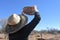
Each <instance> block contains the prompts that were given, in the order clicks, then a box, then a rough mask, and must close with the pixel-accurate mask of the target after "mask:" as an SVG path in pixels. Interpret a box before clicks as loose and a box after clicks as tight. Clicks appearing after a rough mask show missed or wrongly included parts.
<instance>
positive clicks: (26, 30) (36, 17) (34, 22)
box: [22, 12, 41, 36]
mask: <svg viewBox="0 0 60 40" xmlns="http://www.w3.org/2000/svg"><path fill="white" fill-rule="evenodd" d="M40 20H41V17H40V15H39V12H35V13H34V18H33V20H32V21H31V22H30V23H28V24H27V25H26V26H25V27H23V28H22V30H23V31H24V35H25V36H28V35H29V34H30V33H31V31H32V30H33V29H34V28H35V27H36V25H37V24H38V23H39V21H40Z"/></svg>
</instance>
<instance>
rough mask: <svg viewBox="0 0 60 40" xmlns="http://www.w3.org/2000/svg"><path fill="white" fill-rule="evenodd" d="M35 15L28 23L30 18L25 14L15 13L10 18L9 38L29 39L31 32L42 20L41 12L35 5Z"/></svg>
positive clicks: (11, 39) (7, 29)
mask: <svg viewBox="0 0 60 40" xmlns="http://www.w3.org/2000/svg"><path fill="white" fill-rule="evenodd" d="M33 15H34V18H33V20H32V21H31V22H30V23H28V24H26V23H27V19H28V18H27V17H26V16H25V15H22V16H21V15H20V16H19V15H16V14H13V15H12V16H10V17H9V18H8V24H7V26H6V32H7V33H9V40H28V36H29V34H30V33H31V31H32V30H33V29H34V28H35V27H36V25H37V24H38V23H39V21H40V20H41V18H40V15H39V12H38V10H37V8H36V7H35V6H34V12H33ZM11 17H12V18H11ZM19 17H20V18H19ZM24 18H25V19H24ZM12 19H13V20H12Z"/></svg>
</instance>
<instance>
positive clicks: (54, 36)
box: [0, 30, 60, 40]
mask: <svg viewBox="0 0 60 40" xmlns="http://www.w3.org/2000/svg"><path fill="white" fill-rule="evenodd" d="M59 32H60V31H49V32H46V31H44V30H43V31H35V30H34V31H32V32H31V34H30V35H29V37H28V40H42V39H44V40H60V33H59ZM0 40H9V39H8V35H7V34H5V33H0Z"/></svg>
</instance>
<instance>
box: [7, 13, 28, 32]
mask: <svg viewBox="0 0 60 40" xmlns="http://www.w3.org/2000/svg"><path fill="white" fill-rule="evenodd" d="M11 21H13V23H12V24H11V23H10V22H11ZM27 21H28V18H27V16H25V15H17V14H13V15H11V16H10V17H9V18H8V23H7V26H6V32H7V33H15V32H17V31H18V30H20V29H21V28H23V27H24V26H25V25H26V23H27Z"/></svg>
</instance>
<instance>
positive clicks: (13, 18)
mask: <svg viewBox="0 0 60 40" xmlns="http://www.w3.org/2000/svg"><path fill="white" fill-rule="evenodd" d="M20 20H21V18H20V16H19V15H17V14H12V15H11V16H10V17H9V18H8V24H9V25H15V24H17V23H19V22H20ZM11 22H13V23H11Z"/></svg>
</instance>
